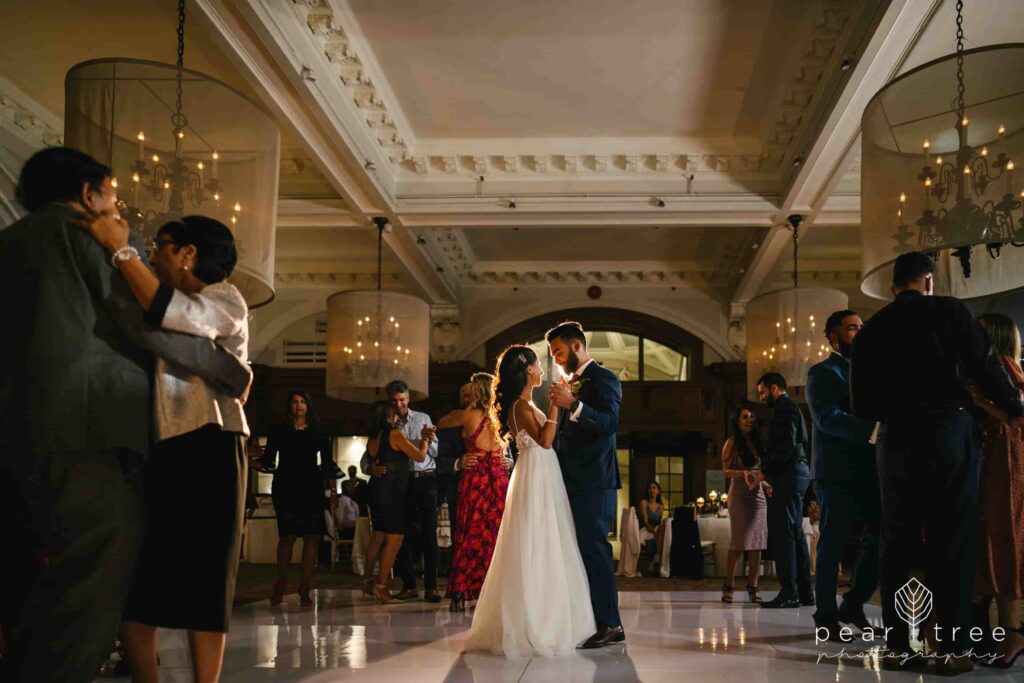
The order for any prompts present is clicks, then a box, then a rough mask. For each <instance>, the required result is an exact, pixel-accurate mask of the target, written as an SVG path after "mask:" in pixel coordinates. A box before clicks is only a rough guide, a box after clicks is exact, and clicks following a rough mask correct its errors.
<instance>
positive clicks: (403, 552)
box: [395, 473, 437, 590]
mask: <svg viewBox="0 0 1024 683" xmlns="http://www.w3.org/2000/svg"><path fill="white" fill-rule="evenodd" d="M405 495H406V498H405V515H406V524H405V540H403V541H402V547H401V549H400V550H399V551H398V557H397V558H396V559H395V569H396V570H397V571H398V575H399V576H400V577H401V578H402V589H403V590H410V589H411V590H415V589H416V569H415V567H414V565H415V563H416V560H417V559H419V556H420V554H422V555H423V588H424V589H426V590H436V589H437V479H436V478H435V476H434V474H433V473H431V474H423V473H421V475H420V476H419V477H416V476H413V475H412V474H410V475H409V488H408V489H407V490H406V492H405Z"/></svg>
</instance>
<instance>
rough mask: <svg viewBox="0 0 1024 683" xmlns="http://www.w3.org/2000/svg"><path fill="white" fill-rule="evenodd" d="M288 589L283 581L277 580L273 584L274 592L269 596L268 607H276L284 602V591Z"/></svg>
mask: <svg viewBox="0 0 1024 683" xmlns="http://www.w3.org/2000/svg"><path fill="white" fill-rule="evenodd" d="M287 587H288V584H287V583H286V582H285V581H284V579H278V580H277V581H275V582H274V592H273V593H271V594H270V605H271V606H272V607H277V606H278V605H280V604H281V602H282V601H284V591H285V588H287Z"/></svg>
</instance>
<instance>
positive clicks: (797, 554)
mask: <svg viewBox="0 0 1024 683" xmlns="http://www.w3.org/2000/svg"><path fill="white" fill-rule="evenodd" d="M810 482H811V473H810V469H809V468H808V467H807V463H802V462H801V463H794V464H793V465H792V467H790V468H789V469H788V470H786V471H785V472H782V473H780V474H777V475H775V476H773V477H772V480H771V484H772V497H771V499H770V500H769V501H768V534H769V536H768V540H769V543H770V544H771V548H772V559H774V560H775V573H776V574H778V576H779V595H780V596H782V597H783V598H784V599H793V598H801V599H803V598H808V597H810V596H811V595H813V593H812V591H811V554H810V551H809V550H808V549H807V537H806V535H805V534H804V496H805V495H806V494H807V486H808V485H809V484H810Z"/></svg>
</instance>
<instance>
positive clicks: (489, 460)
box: [437, 372, 509, 612]
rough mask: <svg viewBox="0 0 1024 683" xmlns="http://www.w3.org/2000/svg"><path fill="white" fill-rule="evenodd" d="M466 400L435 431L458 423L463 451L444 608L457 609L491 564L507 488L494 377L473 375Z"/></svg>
mask: <svg viewBox="0 0 1024 683" xmlns="http://www.w3.org/2000/svg"><path fill="white" fill-rule="evenodd" d="M467 387H468V389H467V392H466V394H467V395H466V398H467V399H468V400H467V403H466V405H465V406H464V407H463V408H462V410H454V411H452V412H451V413H449V414H448V415H446V416H445V417H444V418H442V419H441V420H440V421H439V422H438V423H437V427H438V429H446V428H449V427H462V438H463V439H464V440H465V442H466V454H465V455H463V456H462V457H461V458H460V459H459V463H458V465H457V467H458V468H459V469H461V470H462V477H461V478H460V479H459V492H458V500H459V506H458V509H457V511H456V518H455V543H454V545H455V552H454V555H453V557H452V570H451V573H450V574H449V579H448V598H449V599H450V600H451V604H450V607H449V608H450V610H451V611H452V612H461V611H463V610H465V608H466V601H473V600H476V599H477V598H478V597H479V596H480V589H481V588H482V587H483V585H484V577H485V576H486V575H487V569H488V567H490V565H491V555H493V554H494V544H495V542H496V541H497V540H498V528H499V527H500V525H501V517H502V515H503V514H504V512H505V494H506V493H507V492H508V469H509V468H508V462H509V461H508V459H507V458H506V457H505V444H506V439H504V438H502V436H501V424H500V423H499V421H498V410H497V406H496V405H495V402H494V375H489V374H487V373H486V372H478V373H476V374H474V375H473V376H472V377H471V378H470V380H469V384H468V385H467Z"/></svg>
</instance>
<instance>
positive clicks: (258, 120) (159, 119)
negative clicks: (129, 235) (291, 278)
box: [65, 0, 279, 307]
mask: <svg viewBox="0 0 1024 683" xmlns="http://www.w3.org/2000/svg"><path fill="white" fill-rule="evenodd" d="M184 59H185V3H184V0H179V2H178V26H177V62H176V64H174V65H171V64H162V63H159V62H150V61H143V60H136V59H121V58H113V59H99V60H92V61H89V62H84V63H82V64H78V65H76V66H74V67H72V69H71V70H70V71H69V72H68V75H67V79H66V81H65V90H66V124H65V125H66V131H65V138H66V140H67V144H68V145H69V146H72V147H76V148H78V149H81V150H82V151H84V152H86V153H88V154H91V155H92V156H94V157H96V158H98V159H101V160H104V161H105V162H106V163H107V165H108V166H110V168H111V169H113V173H114V178H113V179H112V180H113V184H114V187H115V188H116V189H117V192H118V204H117V206H118V210H119V212H120V214H121V216H122V217H123V218H124V219H125V220H126V221H127V222H128V224H129V225H130V226H131V228H132V230H133V231H134V232H135V233H136V234H137V235H139V236H140V237H141V238H142V239H143V240H144V241H145V242H149V241H150V240H151V239H152V238H153V237H155V235H156V232H157V230H159V228H160V227H161V226H163V225H164V224H166V223H168V222H169V221H173V220H177V219H180V218H181V217H182V216H185V215H188V214H193V213H197V214H203V215H206V216H210V217H212V218H216V219H218V220H220V221H221V222H222V223H224V224H225V225H227V226H228V227H229V228H231V230H232V232H233V234H234V236H235V245H236V249H237V251H238V264H237V266H236V269H235V273H233V274H232V277H231V281H232V282H233V283H235V284H236V285H237V286H238V288H239V290H240V291H241V292H242V294H243V296H245V298H246V301H247V302H248V304H249V306H250V307H256V306H259V305H262V304H265V303H268V302H269V301H270V300H271V299H272V298H273V296H274V287H273V282H274V279H273V275H274V231H275V221H276V214H277V174H278V169H279V162H278V157H279V153H278V146H279V142H278V140H279V134H278V131H277V125H276V122H275V121H274V119H273V117H272V116H271V115H270V114H269V113H268V112H267V111H266V110H264V109H263V108H262V107H261V106H260V105H258V104H256V103H255V102H253V101H252V100H250V99H249V98H247V97H246V96H244V95H242V94H241V93H239V92H237V91H236V90H234V89H233V88H231V87H230V86H228V85H226V84H224V83H222V82H220V81H217V80H215V79H213V78H211V77H209V76H207V75H205V74H202V73H199V72H196V71H191V70H189V69H186V68H185V66H184Z"/></svg>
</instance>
